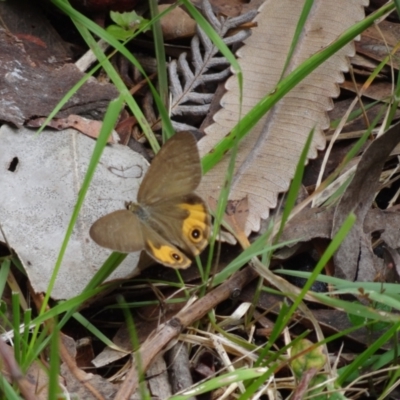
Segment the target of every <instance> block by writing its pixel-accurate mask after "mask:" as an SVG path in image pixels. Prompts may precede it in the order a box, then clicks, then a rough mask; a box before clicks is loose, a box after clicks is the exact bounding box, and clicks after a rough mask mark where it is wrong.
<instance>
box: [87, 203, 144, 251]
mask: <svg viewBox="0 0 400 400" xmlns="http://www.w3.org/2000/svg"><path fill="white" fill-rule="evenodd" d="M89 234H90V237H91V238H92V239H93V240H94V241H95V242H96V243H97V244H98V245H99V246H102V247H105V248H107V249H110V250H114V251H119V252H120V253H131V252H134V251H140V250H143V249H144V247H145V245H144V240H143V230H142V223H141V221H140V220H139V218H138V217H137V215H136V214H134V213H132V212H131V211H129V210H118V211H114V212H112V213H110V214H107V215H105V216H104V217H101V218H99V219H98V220H97V221H96V222H95V223H94V224H93V225H92V226H91V228H90V231H89Z"/></svg>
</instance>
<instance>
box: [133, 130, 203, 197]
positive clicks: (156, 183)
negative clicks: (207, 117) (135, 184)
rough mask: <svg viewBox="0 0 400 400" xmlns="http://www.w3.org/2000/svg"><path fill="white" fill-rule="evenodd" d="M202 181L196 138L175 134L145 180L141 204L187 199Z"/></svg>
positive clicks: (160, 152)
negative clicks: (185, 197) (184, 197)
mask: <svg viewBox="0 0 400 400" xmlns="http://www.w3.org/2000/svg"><path fill="white" fill-rule="evenodd" d="M200 180H201V165H200V156H199V152H198V150H197V145H196V140H195V138H194V137H193V136H192V134H190V133H189V132H179V133H176V134H175V135H174V136H173V137H172V138H171V139H169V140H168V141H167V142H166V143H165V144H164V146H163V147H162V148H161V150H160V151H159V152H158V154H157V156H156V157H155V158H154V160H153V162H152V164H151V166H150V168H149V169H148V171H147V173H146V175H145V177H144V178H143V181H142V184H141V185H140V188H139V193H138V203H140V204H141V205H148V204H154V203H157V202H160V201H164V200H168V199H171V198H174V197H180V196H184V195H186V194H189V193H191V192H193V191H194V190H195V189H196V188H197V187H198V186H199V184H200Z"/></svg>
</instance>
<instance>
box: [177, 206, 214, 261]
mask: <svg viewBox="0 0 400 400" xmlns="http://www.w3.org/2000/svg"><path fill="white" fill-rule="evenodd" d="M179 207H180V208H182V209H184V210H186V211H187V212H188V214H189V215H188V216H187V217H186V218H185V219H184V220H183V224H182V235H183V239H184V240H185V242H186V244H187V245H188V246H189V248H190V249H191V251H192V253H193V255H195V256H196V255H198V254H199V253H200V252H201V251H202V250H203V249H204V248H205V247H206V246H207V244H208V239H209V236H210V226H211V222H210V215H209V214H208V210H207V208H206V206H205V204H203V202H198V203H194V204H189V203H181V204H179Z"/></svg>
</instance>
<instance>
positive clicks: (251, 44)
mask: <svg viewBox="0 0 400 400" xmlns="http://www.w3.org/2000/svg"><path fill="white" fill-rule="evenodd" d="M304 3H305V1H298V0H266V1H265V3H264V4H263V6H262V7H261V9H260V13H259V15H258V17H257V18H256V21H257V23H258V27H257V28H255V29H254V31H253V35H252V36H251V37H250V38H248V39H246V41H245V45H244V46H243V47H242V49H240V51H239V52H238V56H239V57H240V59H239V62H240V65H241V67H242V70H243V75H244V96H243V114H246V113H247V112H248V111H249V110H250V109H251V108H252V107H253V106H254V105H255V104H256V103H257V102H258V101H259V100H260V99H261V98H263V97H264V96H265V95H267V94H268V93H269V92H271V91H272V90H273V89H274V88H275V86H276V84H277V82H278V81H279V79H280V77H281V74H282V70H283V68H284V64H285V61H286V58H287V54H288V51H289V47H290V44H291V41H292V38H293V35H294V31H295V27H296V25H297V22H298V19H299V16H300V13H301V11H302V8H303V5H304ZM367 4H368V1H367V0H337V1H334V2H332V1H323V0H316V1H315V2H314V5H313V7H312V10H311V13H310V15H309V18H308V20H307V23H306V25H305V28H304V32H303V33H302V35H301V38H300V40H299V42H298V45H297V48H296V49H295V51H294V54H293V57H292V59H291V61H290V64H289V66H288V69H287V71H286V75H287V74H288V73H290V72H291V71H293V70H294V69H295V68H296V67H297V66H298V65H299V64H301V63H302V62H303V61H305V60H306V59H308V58H309V57H310V56H311V55H312V54H314V53H316V52H318V51H320V50H321V49H322V48H324V47H325V46H327V45H329V44H330V43H331V42H332V41H334V40H335V39H337V37H338V36H339V35H340V34H341V33H342V32H343V31H344V30H345V29H346V28H348V27H350V26H351V25H353V24H354V23H355V22H357V21H360V20H361V19H362V18H363V17H364V9H363V6H366V5H367ZM353 54H354V46H353V45H347V46H346V47H344V48H343V49H342V50H341V51H339V52H338V53H336V54H335V55H334V56H333V57H332V58H330V59H329V60H328V61H326V62H325V63H324V64H323V65H321V66H320V67H319V68H318V69H316V70H315V71H314V72H313V73H312V74H311V75H309V76H308V77H307V78H306V79H305V80H303V81H302V82H301V83H300V84H299V85H297V87H295V88H294V89H293V90H292V91H291V92H290V93H289V94H287V95H286V96H285V97H284V98H283V99H282V100H281V101H280V102H279V103H278V104H277V105H276V106H275V107H274V108H273V109H271V111H270V112H269V113H268V115H267V116H266V117H264V118H263V119H262V120H261V121H260V122H259V123H258V124H257V126H256V127H255V128H254V129H253V131H252V132H251V133H250V134H249V135H247V136H246V137H245V139H244V140H243V141H242V142H241V143H240V148H239V152H238V156H237V160H236V167H235V174H234V177H233V182H232V187H231V193H230V200H241V199H243V198H245V197H246V196H248V201H249V209H250V213H249V218H248V221H247V224H246V233H247V234H249V233H250V232H251V231H258V230H259V228H260V219H261V218H263V219H265V218H267V217H268V215H269V209H271V208H274V207H276V204H277V197H278V195H279V193H282V192H285V191H287V189H288V187H289V185H290V182H291V179H292V178H293V174H294V171H295V168H296V163H297V162H298V158H299V156H300V153H301V150H302V148H303V146H304V144H305V141H306V139H307V137H308V135H309V133H310V131H311V130H312V128H314V127H315V134H314V140H313V143H312V146H311V149H310V152H309V155H308V156H309V158H315V157H316V155H317V150H322V149H323V148H324V146H325V138H324V134H323V130H324V129H326V128H328V123H329V120H328V117H327V114H326V112H327V111H328V110H330V109H331V108H332V100H331V97H336V96H337V95H338V93H339V89H338V85H337V84H338V83H340V82H342V81H343V71H346V70H347V69H348V61H347V57H346V56H351V55H353ZM226 88H227V90H228V92H227V93H226V94H225V96H224V97H223V98H222V101H221V105H222V107H223V109H221V110H220V111H219V112H218V113H216V114H215V116H214V121H215V123H214V124H213V125H211V126H210V127H208V129H207V130H206V132H207V136H205V137H204V138H203V139H202V140H201V141H200V142H199V148H200V152H201V154H202V155H204V154H206V153H207V152H209V151H210V150H211V149H212V148H213V146H214V145H215V144H216V143H217V142H219V141H220V140H221V139H222V138H223V137H224V136H225V135H226V134H227V133H229V132H230V130H231V129H232V128H233V126H234V125H236V123H237V122H238V120H239V89H238V84H237V79H236V77H231V78H230V79H229V80H228V81H227V84H226ZM228 157H229V155H228ZM228 157H226V159H225V160H222V162H220V163H219V164H218V165H217V166H216V167H215V168H214V169H213V170H212V171H210V172H209V173H208V174H207V175H206V176H205V177H204V178H203V181H202V184H201V187H200V189H199V193H201V194H202V196H204V198H205V199H209V198H210V197H212V198H215V197H217V196H218V193H219V190H220V188H221V186H222V184H223V182H224V177H225V174H226V170H227V166H228V162H229V160H228Z"/></svg>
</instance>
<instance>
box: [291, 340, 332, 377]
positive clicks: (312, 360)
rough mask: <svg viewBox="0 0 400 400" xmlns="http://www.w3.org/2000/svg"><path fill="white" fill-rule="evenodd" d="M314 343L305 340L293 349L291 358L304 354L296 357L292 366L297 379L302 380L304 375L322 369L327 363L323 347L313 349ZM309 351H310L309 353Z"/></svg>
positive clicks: (296, 344)
mask: <svg viewBox="0 0 400 400" xmlns="http://www.w3.org/2000/svg"><path fill="white" fill-rule="evenodd" d="M312 346H313V343H312V342H310V341H309V340H307V339H303V340H300V341H298V342H297V343H295V344H294V345H293V347H292V351H291V356H292V357H294V356H296V355H297V354H300V353H303V354H302V355H300V356H299V357H296V358H295V359H294V360H293V361H292V362H291V363H290V364H291V367H292V369H293V372H294V374H295V375H296V378H297V379H301V377H302V376H303V374H304V373H305V372H306V371H308V370H310V369H311V368H315V369H316V370H317V371H319V370H320V369H322V367H323V366H324V364H325V363H326V355H325V354H324V353H323V346H317V347H315V348H313V347H312ZM307 349H310V350H309V351H307Z"/></svg>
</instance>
